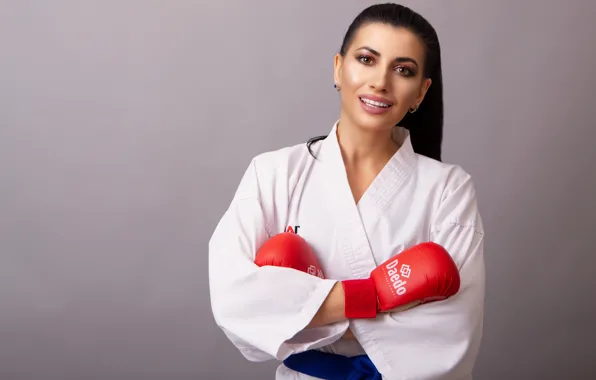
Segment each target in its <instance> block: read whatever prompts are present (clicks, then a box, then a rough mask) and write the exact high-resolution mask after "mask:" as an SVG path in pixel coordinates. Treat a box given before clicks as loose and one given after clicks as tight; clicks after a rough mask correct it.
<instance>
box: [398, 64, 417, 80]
mask: <svg viewBox="0 0 596 380" xmlns="http://www.w3.org/2000/svg"><path fill="white" fill-rule="evenodd" d="M397 72H398V73H400V74H403V75H405V76H408V77H409V76H412V75H414V73H413V72H412V70H410V69H408V68H407V67H404V66H399V67H398V68H397Z"/></svg>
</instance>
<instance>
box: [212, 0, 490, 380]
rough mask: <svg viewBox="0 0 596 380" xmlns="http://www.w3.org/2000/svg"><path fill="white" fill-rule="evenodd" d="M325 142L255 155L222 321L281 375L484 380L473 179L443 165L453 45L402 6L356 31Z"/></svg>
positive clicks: (218, 235) (370, 15)
mask: <svg viewBox="0 0 596 380" xmlns="http://www.w3.org/2000/svg"><path fill="white" fill-rule="evenodd" d="M333 64H334V80H335V86H336V89H337V90H338V91H339V94H340V96H341V112H340V115H339V120H337V121H336V123H334V125H333V126H332V128H331V131H330V133H329V134H328V135H327V136H322V137H317V138H313V139H311V140H309V141H308V143H307V144H306V147H305V144H296V145H294V146H291V147H286V148H284V149H278V150H275V151H270V152H265V153H262V154H260V155H258V156H257V157H254V158H253V160H252V161H251V163H250V165H249V167H248V169H247V170H246V172H245V174H244V176H243V178H242V179H241V181H240V185H239V187H238V189H237V191H236V193H235V195H234V198H233V199H232V202H231V204H230V206H229V208H228V210H226V212H225V214H224V216H223V217H222V219H221V221H220V222H219V223H218V226H217V228H216V230H215V232H214V233H213V236H212V238H211V241H210V245H209V249H210V251H209V260H210V266H209V271H210V290H211V301H212V308H213V313H214V317H215V320H216V322H217V324H218V325H219V326H220V327H221V328H222V330H223V331H224V332H225V333H226V336H227V338H228V339H230V341H231V342H232V343H234V344H235V345H236V347H237V348H238V349H239V350H240V352H242V354H243V355H244V356H245V357H246V358H247V359H249V360H251V361H265V360H271V359H277V360H280V361H282V363H281V364H280V366H279V367H278V370H277V374H276V378H277V379H278V380H279V379H308V378H312V377H315V378H321V379H346V378H358V379H380V378H389V379H401V378H408V379H430V378H433V379H436V378H445V379H447V378H449V379H460V380H463V379H470V378H471V374H472V369H473V367H474V363H475V361H476V356H477V353H478V350H479V346H480V338H481V336H482V325H483V323H482V322H483V312H484V293H485V290H484V287H485V283H484V282H485V272H484V251H483V247H484V245H483V244H484V230H483V226H482V219H481V217H480V213H479V210H478V207H477V200H476V193H475V188H474V184H473V182H472V179H471V176H470V175H469V174H468V173H467V172H466V171H464V169H462V168H461V167H459V166H456V165H452V164H447V163H443V162H441V141H442V129H443V99H442V79H441V60H440V48H439V41H438V38H437V35H436V33H435V31H434V29H433V28H432V26H431V25H430V24H429V23H428V22H427V21H426V20H425V19H424V18H423V17H422V16H420V15H419V14H417V13H415V12H414V11H412V10H411V9H409V8H406V7H404V6H401V5H397V4H380V5H373V6H371V7H369V8H367V9H365V10H364V11H363V12H362V13H361V14H360V15H358V17H356V19H355V20H354V22H353V23H352V24H351V25H350V27H349V29H348V31H347V33H346V36H345V38H344V41H343V44H342V46H341V49H340V51H339V53H338V54H336V55H335V60H334V62H333Z"/></svg>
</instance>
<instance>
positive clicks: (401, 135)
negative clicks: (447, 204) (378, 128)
mask: <svg viewBox="0 0 596 380" xmlns="http://www.w3.org/2000/svg"><path fill="white" fill-rule="evenodd" d="M394 139H395V141H397V142H398V143H400V145H401V146H400V148H399V150H398V151H397V152H396V153H395V154H394V155H393V157H392V158H391V159H390V160H389V161H388V162H387V164H386V165H385V166H384V167H383V169H382V170H381V172H380V173H379V174H378V175H377V177H376V178H375V179H374V181H373V182H372V183H371V184H370V186H369V187H368V189H366V192H365V193H364V195H363V196H362V198H361V199H360V201H359V202H358V211H359V213H360V218H361V219H362V223H363V224H364V229H365V230H366V231H368V233H369V234H370V233H371V232H372V231H373V229H374V228H375V226H376V223H377V222H378V220H379V218H380V217H381V215H383V213H384V212H385V210H386V208H387V207H388V206H389V205H390V203H391V202H392V201H394V200H395V197H396V196H397V193H398V192H399V190H400V189H401V187H402V186H403V185H404V183H406V181H407V180H408V178H409V177H410V175H411V174H412V172H413V171H414V168H415V167H416V160H417V159H418V157H417V156H416V153H415V152H414V148H413V147H412V141H411V140H410V136H409V133H408V131H407V130H406V129H404V128H395V133H394ZM382 256H384V255H382Z"/></svg>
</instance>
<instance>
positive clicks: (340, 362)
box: [284, 350, 381, 380]
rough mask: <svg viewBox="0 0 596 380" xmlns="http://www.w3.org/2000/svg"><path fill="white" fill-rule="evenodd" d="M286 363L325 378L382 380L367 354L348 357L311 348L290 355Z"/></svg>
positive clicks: (301, 371) (295, 368)
mask: <svg viewBox="0 0 596 380" xmlns="http://www.w3.org/2000/svg"><path fill="white" fill-rule="evenodd" d="M284 365H285V366H286V367H288V368H289V369H292V370H294V371H296V372H300V373H304V374H306V375H309V376H313V377H318V378H320V379H325V380H381V374H380V373H379V371H377V368H376V367H375V365H374V364H373V362H372V361H371V360H370V359H369V358H368V356H367V355H358V356H352V357H346V356H342V355H337V354H330V353H327V352H321V351H316V350H311V351H306V352H301V353H299V354H294V355H291V356H289V357H288V358H287V359H286V360H284Z"/></svg>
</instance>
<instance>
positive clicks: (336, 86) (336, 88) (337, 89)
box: [333, 83, 340, 91]
mask: <svg viewBox="0 0 596 380" xmlns="http://www.w3.org/2000/svg"><path fill="white" fill-rule="evenodd" d="M333 87H334V88H335V90H336V91H339V90H340V87H339V86H338V85H337V83H335V84H334V85H333Z"/></svg>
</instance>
